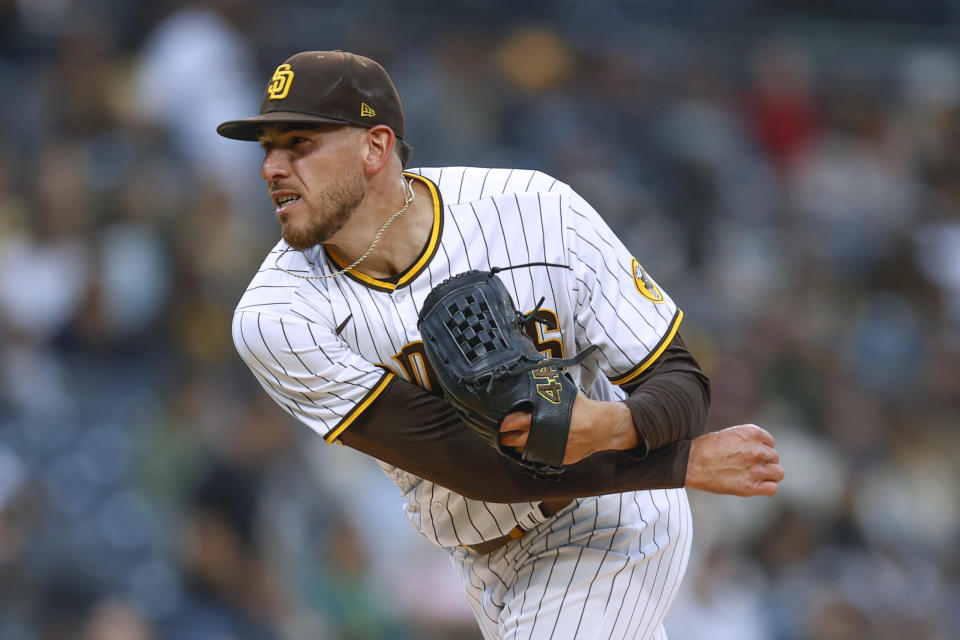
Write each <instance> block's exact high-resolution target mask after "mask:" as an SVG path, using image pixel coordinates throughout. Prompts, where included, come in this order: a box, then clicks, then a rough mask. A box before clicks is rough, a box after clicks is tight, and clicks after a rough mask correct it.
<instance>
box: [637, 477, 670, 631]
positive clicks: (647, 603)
mask: <svg viewBox="0 0 960 640" xmlns="http://www.w3.org/2000/svg"><path fill="white" fill-rule="evenodd" d="M651 496H653V498H652V499H653V504H654V506H655V507H656V508H657V515H658V517H657V522H658V523H659V521H660V517H659V516H661V515H662V513H663V512H662V511H661V510H660V506H659V505H657V499H656V494H653V493H651ZM664 524H665V525H666V527H665V528H666V530H667V531H669V530H670V516H669V511H668V515H667V522H666V523H664ZM653 538H654V542H655V543H656V545H657V553H656V555H655V557H656V559H657V566H656V568H655V569H654V570H653V579H652V580H651V581H650V584H651V585H652V587H653V589H654V590H655V589H656V586H657V582H659V581H660V575H661V573H660V568H661V566H662V564H663V554H662V553H660V549H661V546H660V543H659V542H657V535H656V525H654V534H653ZM644 582H646V579H644ZM649 607H650V599H649V598H648V599H646V600H645V601H644V603H643V611H642V612H641V613H640V618H639V619H638V620H637V631H638V632H639V630H640V625H642V624H643V622H644V619H645V618H646V615H647V609H648V608H649ZM630 622H631V623H632V622H633V618H632V617H631V618H630ZM629 628H630V624H627V629H628V630H629Z"/></svg>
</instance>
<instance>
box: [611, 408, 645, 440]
mask: <svg viewBox="0 0 960 640" xmlns="http://www.w3.org/2000/svg"><path fill="white" fill-rule="evenodd" d="M604 404H606V405H607V406H608V410H609V412H610V424H612V425H613V428H612V434H611V439H612V443H611V444H612V445H613V446H611V447H610V448H611V449H615V450H617V451H628V450H630V449H635V448H637V447H638V446H640V445H641V444H643V442H642V441H641V440H640V434H639V433H637V428H636V426H634V423H633V413H632V412H631V411H630V407H628V406H627V405H626V404H625V403H623V402H607V403H604Z"/></svg>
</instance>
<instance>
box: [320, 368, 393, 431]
mask: <svg viewBox="0 0 960 640" xmlns="http://www.w3.org/2000/svg"><path fill="white" fill-rule="evenodd" d="M396 377H397V376H396V374H394V373H390V372H389V371H388V372H386V373H385V374H384V376H383V378H381V379H380V382H379V383H377V386H375V387H374V388H373V389H372V390H371V391H370V392H369V393H368V394H367V395H365V396H364V397H363V399H362V400H360V402H358V403H357V404H356V405H355V406H354V407H353V410H352V411H350V413H348V414H347V415H346V417H345V418H344V419H343V420H341V421H340V423H339V424H338V425H337V426H336V427H334V428H333V429H331V430H330V432H329V433H328V434H327V435H326V436H324V438H323V439H324V440H326V441H327V444H333V443H334V442H335V441H337V439H339V437H340V434H342V433H343V432H344V431H345V430H346V429H347V428H348V427H349V426H350V425H351V424H353V423H354V421H355V420H356V419H357V418H358V417H359V416H360V414H361V413H363V412H364V410H366V409H367V407H369V406H370V405H371V404H373V401H374V400H376V399H377V398H378V397H380V394H382V393H383V390H384V389H386V388H387V387H388V386H390V383H391V382H393V379H394V378H396Z"/></svg>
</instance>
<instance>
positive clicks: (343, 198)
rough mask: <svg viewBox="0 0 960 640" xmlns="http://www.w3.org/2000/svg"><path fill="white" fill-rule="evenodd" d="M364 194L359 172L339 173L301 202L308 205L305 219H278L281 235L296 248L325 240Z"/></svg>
mask: <svg viewBox="0 0 960 640" xmlns="http://www.w3.org/2000/svg"><path fill="white" fill-rule="evenodd" d="M365 194H366V185H365V183H364V181H363V177H362V176H361V175H359V174H357V175H354V176H340V178H339V179H338V180H335V181H333V182H331V183H330V185H329V186H327V187H326V188H324V189H323V190H322V191H320V192H319V193H315V194H312V195H311V196H310V197H309V201H308V202H304V203H303V204H305V205H307V206H306V217H305V218H306V219H305V220H303V221H302V223H301V224H299V225H297V224H294V221H293V220H287V221H281V223H280V226H281V230H282V232H283V239H284V240H285V241H286V243H287V244H288V245H290V247H291V248H293V249H296V250H298V251H303V250H305V249H309V248H310V247H315V246H317V245H318V244H323V243H324V242H327V241H328V240H329V239H330V238H332V237H333V236H334V235H335V234H336V233H337V232H338V231H340V230H341V229H342V228H343V227H344V226H345V225H346V224H347V222H349V221H350V218H351V217H352V216H353V214H354V212H355V211H356V210H357V207H359V206H360V202H361V201H363V197H364V195H365Z"/></svg>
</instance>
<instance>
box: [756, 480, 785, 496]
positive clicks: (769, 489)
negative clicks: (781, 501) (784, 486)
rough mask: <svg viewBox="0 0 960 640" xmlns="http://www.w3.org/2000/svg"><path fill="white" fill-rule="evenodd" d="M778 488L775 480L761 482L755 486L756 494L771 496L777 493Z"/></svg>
mask: <svg viewBox="0 0 960 640" xmlns="http://www.w3.org/2000/svg"><path fill="white" fill-rule="evenodd" d="M779 488H780V487H779V485H777V483H776V482H770V481H767V482H761V483H760V486H759V487H758V488H757V495H760V496H766V497H768V498H772V497H773V496H775V495H777V490H778V489H779Z"/></svg>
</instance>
